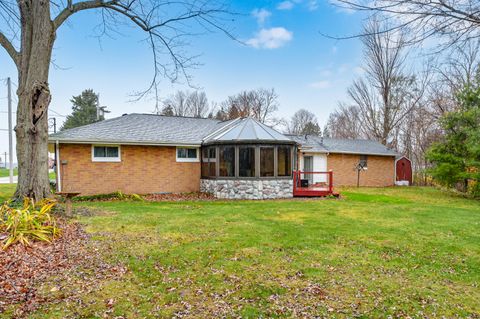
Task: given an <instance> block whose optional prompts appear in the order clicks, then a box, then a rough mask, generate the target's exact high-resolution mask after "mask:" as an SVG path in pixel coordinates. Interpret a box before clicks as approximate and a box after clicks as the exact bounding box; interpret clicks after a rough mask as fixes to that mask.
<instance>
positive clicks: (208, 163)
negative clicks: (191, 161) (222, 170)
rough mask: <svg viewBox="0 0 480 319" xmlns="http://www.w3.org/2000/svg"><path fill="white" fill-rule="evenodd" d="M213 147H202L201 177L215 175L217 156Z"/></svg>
mask: <svg viewBox="0 0 480 319" xmlns="http://www.w3.org/2000/svg"><path fill="white" fill-rule="evenodd" d="M215 154H216V150H215V147H207V148H204V149H203V155H202V177H215V176H216V175H217V172H216V166H217V158H216V156H215Z"/></svg>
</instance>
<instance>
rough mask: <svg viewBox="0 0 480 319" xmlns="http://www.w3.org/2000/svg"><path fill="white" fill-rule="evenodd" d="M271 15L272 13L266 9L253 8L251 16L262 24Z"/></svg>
mask: <svg viewBox="0 0 480 319" xmlns="http://www.w3.org/2000/svg"><path fill="white" fill-rule="evenodd" d="M271 15H272V13H271V12H270V11H268V10H266V9H254V10H253V11H252V16H253V17H254V18H255V19H257V23H258V24H260V25H262V24H264V23H265V21H266V20H267V19H268V18H269V17H270V16H271Z"/></svg>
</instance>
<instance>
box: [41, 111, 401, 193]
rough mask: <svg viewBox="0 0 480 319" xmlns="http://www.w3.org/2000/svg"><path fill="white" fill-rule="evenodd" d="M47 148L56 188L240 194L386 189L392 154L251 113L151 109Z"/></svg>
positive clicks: (58, 139)
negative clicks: (226, 115) (218, 116)
mask: <svg viewBox="0 0 480 319" xmlns="http://www.w3.org/2000/svg"><path fill="white" fill-rule="evenodd" d="M49 149H50V151H51V152H54V153H55V157H56V162H57V168H58V174H57V188H58V190H61V191H71V192H80V193H82V194H84V195H89V194H100V193H110V192H114V191H118V190H119V191H122V192H124V193H138V194H148V193H182V192H197V191H204V192H210V193H213V194H215V196H217V197H220V198H247V199H263V198H287V197H292V196H294V192H295V191H296V190H297V189H298V188H299V187H304V189H307V188H309V187H310V188H311V190H313V188H312V187H316V189H317V190H319V189H323V190H330V191H331V189H332V187H333V186H340V185H356V183H357V180H358V177H360V184H361V185H364V186H391V185H393V184H394V181H395V156H396V155H397V154H396V153H395V152H393V151H391V150H389V149H387V148H386V147H385V146H383V145H381V144H379V143H377V142H374V141H367V140H338V139H327V138H325V139H322V138H320V137H317V136H294V135H285V134H282V133H280V132H278V131H276V130H275V129H273V128H270V127H268V126H267V125H265V124H262V123H260V122H258V121H256V120H254V119H252V118H238V119H235V120H230V121H223V122H222V121H218V120H215V119H202V118H189V117H175V116H161V115H152V114H126V115H124V116H121V117H117V118H113V119H109V120H105V121H101V122H97V123H94V124H90V125H85V126H82V127H77V128H73V129H70V130H65V131H62V132H59V133H56V134H53V135H50V136H49ZM359 164H361V165H362V167H363V168H362V170H361V172H360V173H358V171H357V169H356V168H357V166H358V165H359ZM298 171H303V172H298ZM329 171H333V173H329ZM294 180H295V183H294ZM300 183H302V184H301V185H300ZM294 184H295V185H294ZM328 187H330V188H328ZM310 188H309V189H310ZM312 194H313V193H312ZM322 194H323V193H322Z"/></svg>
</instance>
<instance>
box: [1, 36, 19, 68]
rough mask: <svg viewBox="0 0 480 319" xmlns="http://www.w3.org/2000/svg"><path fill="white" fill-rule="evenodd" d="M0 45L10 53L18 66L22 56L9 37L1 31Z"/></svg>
mask: <svg viewBox="0 0 480 319" xmlns="http://www.w3.org/2000/svg"><path fill="white" fill-rule="evenodd" d="M0 45H1V46H2V47H3V48H4V49H5V50H6V51H7V53H8V54H9V55H10V57H11V58H12V60H13V62H15V65H16V66H17V68H18V61H19V59H20V57H19V56H20V54H19V53H18V51H17V50H16V49H15V48H14V46H13V45H12V43H11V42H10V41H9V40H8V39H7V37H6V36H5V35H4V34H3V33H1V32H0Z"/></svg>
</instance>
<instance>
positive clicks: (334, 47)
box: [332, 46, 338, 54]
mask: <svg viewBox="0 0 480 319" xmlns="http://www.w3.org/2000/svg"><path fill="white" fill-rule="evenodd" d="M337 51H338V48H337V46H333V47H332V54H335V53H337Z"/></svg>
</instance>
